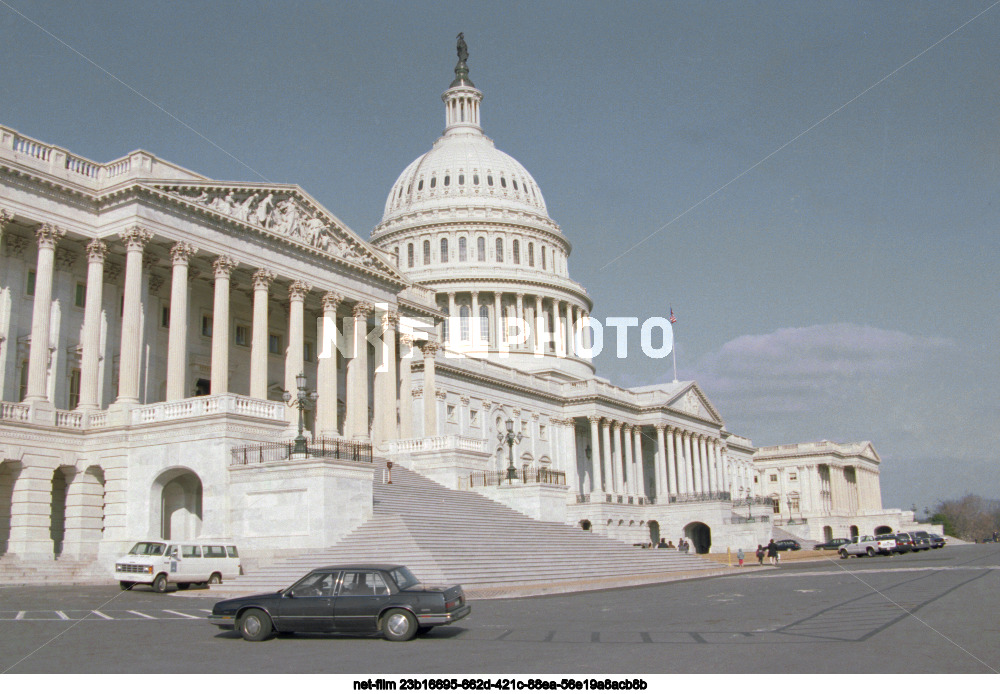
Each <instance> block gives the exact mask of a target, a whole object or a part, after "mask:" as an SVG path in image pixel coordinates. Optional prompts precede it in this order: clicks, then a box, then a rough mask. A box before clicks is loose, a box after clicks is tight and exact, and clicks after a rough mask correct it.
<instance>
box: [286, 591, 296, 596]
mask: <svg viewBox="0 0 1000 694" xmlns="http://www.w3.org/2000/svg"><path fill="white" fill-rule="evenodd" d="M285 597H286V598H294V597H295V591H294V590H286V591H285Z"/></svg>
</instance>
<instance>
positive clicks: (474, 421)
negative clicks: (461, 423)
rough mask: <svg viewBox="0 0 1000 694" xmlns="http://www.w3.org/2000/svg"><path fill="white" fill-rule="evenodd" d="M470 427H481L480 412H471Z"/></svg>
mask: <svg viewBox="0 0 1000 694" xmlns="http://www.w3.org/2000/svg"><path fill="white" fill-rule="evenodd" d="M469 426H473V427H477V426H479V410H469Z"/></svg>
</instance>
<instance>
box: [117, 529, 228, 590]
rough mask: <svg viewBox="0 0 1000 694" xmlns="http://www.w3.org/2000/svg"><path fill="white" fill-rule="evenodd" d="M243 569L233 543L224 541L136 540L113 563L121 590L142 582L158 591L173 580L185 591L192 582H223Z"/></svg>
mask: <svg viewBox="0 0 1000 694" xmlns="http://www.w3.org/2000/svg"><path fill="white" fill-rule="evenodd" d="M242 572H243V568H242V566H240V554H239V552H238V551H237V549H236V545H234V544H233V543H232V542H230V541H227V540H188V541H181V542H169V541H166V542H165V541H163V540H151V541H144V542H137V543H135V546H133V547H132V549H130V550H129V553H128V554H126V555H125V556H124V557H121V558H120V559H118V561H116V562H115V580H116V581H118V585H119V586H121V589H122V590H129V589H130V588H131V587H132V586H134V585H136V584H139V583H143V584H146V585H151V586H152V587H153V590H155V591H156V592H157V593H163V592H166V590H167V583H176V584H177V587H178V588H179V589H180V590H186V589H187V588H188V587H189V586H190V585H191V584H192V583H222V582H223V581H224V580H230V579H233V578H236V577H237V576H239V575H240V574H241V573H242Z"/></svg>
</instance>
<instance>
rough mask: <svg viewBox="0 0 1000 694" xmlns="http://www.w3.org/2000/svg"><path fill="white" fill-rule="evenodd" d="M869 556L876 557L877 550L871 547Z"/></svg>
mask: <svg viewBox="0 0 1000 694" xmlns="http://www.w3.org/2000/svg"><path fill="white" fill-rule="evenodd" d="M868 556H869V557H874V556H875V550H874V549H872V548H871V547H869V548H868Z"/></svg>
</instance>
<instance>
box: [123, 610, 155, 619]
mask: <svg viewBox="0 0 1000 694" xmlns="http://www.w3.org/2000/svg"><path fill="white" fill-rule="evenodd" d="M128 611H129V612H131V613H132V614H137V615H139V616H140V617H145V618H146V619H156V617H150V616H149V615H148V614H145V613H144V612H136V611H135V610H128Z"/></svg>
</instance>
